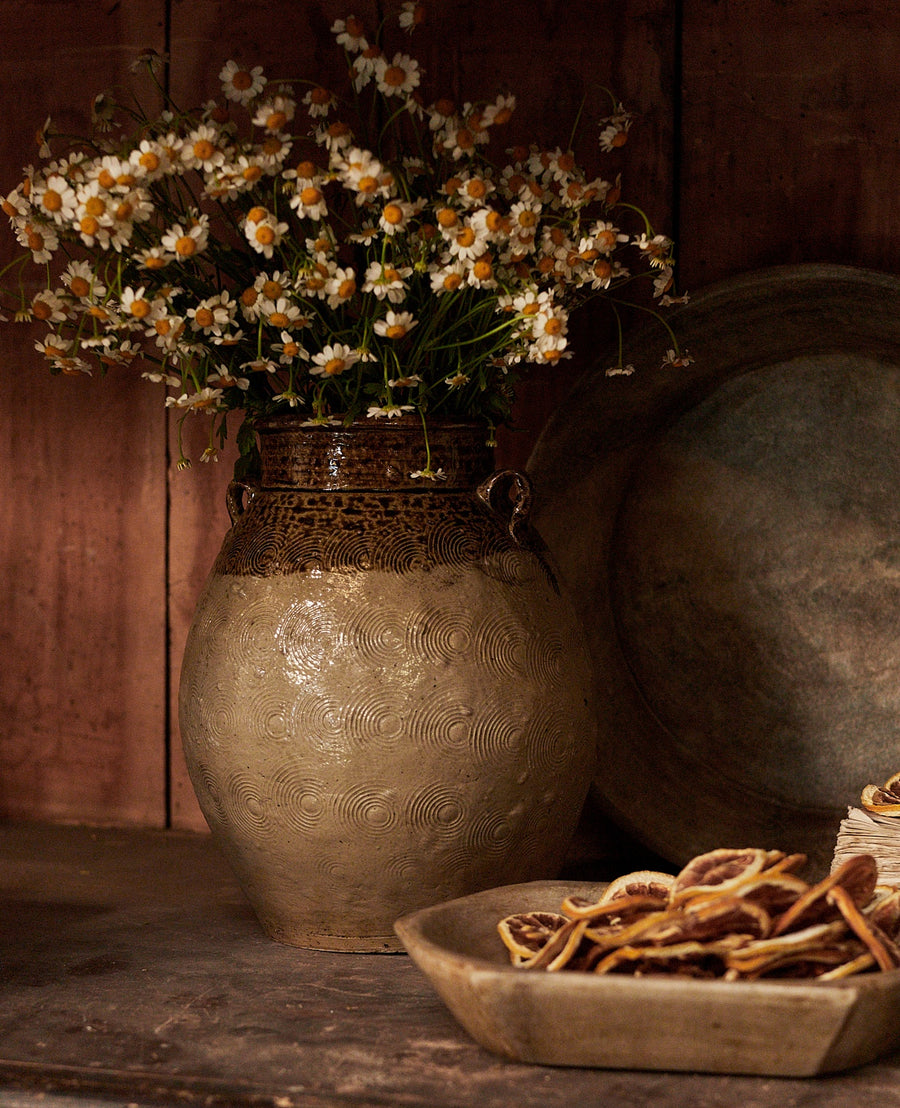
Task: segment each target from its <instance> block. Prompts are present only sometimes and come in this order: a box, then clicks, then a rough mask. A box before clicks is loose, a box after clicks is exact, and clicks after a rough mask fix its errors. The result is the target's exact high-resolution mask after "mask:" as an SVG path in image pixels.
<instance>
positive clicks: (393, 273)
mask: <svg viewBox="0 0 900 1108" xmlns="http://www.w3.org/2000/svg"><path fill="white" fill-rule="evenodd" d="M384 279H385V281H399V280H400V274H399V273H398V272H397V270H396V269H394V268H393V266H389V265H386V266H385V267H384Z"/></svg>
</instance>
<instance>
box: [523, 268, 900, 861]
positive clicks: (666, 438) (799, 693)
mask: <svg viewBox="0 0 900 1108" xmlns="http://www.w3.org/2000/svg"><path fill="white" fill-rule="evenodd" d="M667 318H668V320H669V322H671V324H672V326H673V328H674V330H675V332H676V333H677V335H678V337H679V342H680V345H681V347H682V348H687V349H688V350H689V351H690V353H691V355H692V356H693V357H694V358H695V362H694V364H693V365H691V366H689V367H687V368H681V369H676V368H667V369H660V368H659V364H660V360H661V358H660V355H661V354H662V352H663V348H664V347H665V346H666V345H667V342H666V336H665V333H664V332H662V331H661V330H660V329H659V328H654V329H652V330H651V331H649V332H648V333H646V334H643V335H642V336H638V337H637V338H636V339H635V340H634V342H633V343H632V345H631V346H630V348H627V349H626V351H625V361H626V362H632V363H633V364H634V365H635V367H636V372H635V373H634V375H633V376H630V377H607V376H606V375H605V373H604V368H605V366H606V365H608V364H609V363H608V361H603V362H598V364H597V369H596V370H595V371H588V372H587V373H586V374H585V375H584V377H583V378H582V379H581V380H580V381H579V382H578V383H577V384H576V386H575V388H574V391H573V392H572V393H571V395H570V396H569V397H568V399H567V400H566V401H565V402H564V403H563V404H562V405H561V406H560V408H559V410H558V411H557V412H556V414H555V415H554V416H553V417H552V418H551V420H550V422H549V424H548V425H547V427H546V428H545V430H544V432H543V434H542V436H541V438H540V439H539V441H538V443H537V445H536V447H535V450H534V452H533V455H532V458H531V460H530V463H529V467H528V468H529V471H530V473H531V474H532V477H533V480H534V483H535V489H536V496H537V500H536V505H535V512H534V520H535V523H536V526H537V528H538V530H539V531H540V533H541V535H542V537H543V538H544V540H545V542H546V543H547V545H548V546H549V548H550V550H551V552H552V554H553V555H554V558H555V560H556V563H557V565H558V567H559V570H560V575H561V578H562V580H563V582H564V584H565V585H566V586H567V587H568V590H569V592H570V593H571V595H572V596H573V597H575V598H576V600H577V603H578V604H579V605H580V608H581V612H582V615H583V617H584V621H585V624H586V628H587V633H588V639H589V647H590V651H591V655H592V665H593V670H594V675H595V678H596V681H597V685H598V702H599V706H600V707H599V733H600V759H599V766H600V770H599V773H598V774H597V776H596V778H595V781H594V787H593V793H592V796H593V799H594V800H595V801H597V802H598V803H597V807H599V809H600V811H601V812H602V813H603V817H604V818H609V819H610V820H611V821H612V823H613V824H614V825H615V826H616V827H618V828H622V829H624V830H626V831H628V832H629V833H630V834H631V835H633V836H634V837H635V838H637V839H638V840H639V841H640V842H642V843H643V844H644V845H645V846H647V847H649V848H650V849H651V850H653V851H655V852H656V853H657V854H659V855H661V856H662V857H663V858H666V859H668V860H669V861H671V862H673V863H675V864H676V865H679V866H680V865H682V864H684V863H685V862H686V861H688V860H689V859H690V858H691V857H693V856H695V855H696V854H699V853H702V852H704V851H706V850H710V849H713V848H715V847H721V846H729V847H730V846H734V847H743V846H755V847H756V846H758V847H766V848H772V849H782V850H788V851H803V852H805V853H806V854H808V855H809V857H810V861H811V865H812V867H813V868H814V869H815V871H816V873H817V875H819V876H822V875H824V873H826V872H827V871H828V867H829V863H830V860H831V855H832V851H833V849H834V843H835V838H836V835H837V831H838V827H839V824H840V820H841V817H842V816H843V815H844V814H846V809H847V806H848V805H849V804H853V803H856V802H857V801H858V799H859V794H860V791H861V789H862V788H863V787H864V786H865V785H866V784H868V783H869V782H871V781H882V780H886V779H887V778H888V777H889V776H890V775H891V774H893V773H895V772H897V770H898V769H900V762H898V749H897V744H896V740H895V736H896V734H897V731H898V723H900V630H898V629H900V449H898V446H900V280H898V279H897V278H896V277H890V276H886V275H884V274H880V273H873V272H870V271H865V270H859V269H852V268H848V267H842V266H823V265H806V266H791V267H778V268H774V269H769V270H762V271H758V272H754V273H749V274H746V275H743V276H741V277H738V278H735V279H732V280H728V281H725V282H723V283H721V284H718V285H715V286H712V287H710V288H709V289H707V290H704V291H701V292H699V293H698V294H697V295H696V296H695V297H694V298H693V300H692V302H691V303H690V304H689V305H687V306H686V307H684V308H681V309H678V310H677V311H676V312H675V313H674V314H672V315H670V316H669V317H667ZM576 521H577V522H576ZM573 524H576V525H573Z"/></svg>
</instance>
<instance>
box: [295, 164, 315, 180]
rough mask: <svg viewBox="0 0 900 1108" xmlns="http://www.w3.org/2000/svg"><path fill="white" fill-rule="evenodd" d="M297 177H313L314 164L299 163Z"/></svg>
mask: <svg viewBox="0 0 900 1108" xmlns="http://www.w3.org/2000/svg"><path fill="white" fill-rule="evenodd" d="M296 172H297V176H298V177H315V175H316V173H317V169H316V165H315V162H309V161H306V162H300V163H298V165H297V171H296Z"/></svg>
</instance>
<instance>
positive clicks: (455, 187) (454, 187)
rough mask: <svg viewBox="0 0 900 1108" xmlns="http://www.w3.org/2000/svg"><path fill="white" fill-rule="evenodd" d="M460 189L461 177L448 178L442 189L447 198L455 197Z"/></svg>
mask: <svg viewBox="0 0 900 1108" xmlns="http://www.w3.org/2000/svg"><path fill="white" fill-rule="evenodd" d="M461 188H462V178H461V177H450V178H448V180H447V182H446V183H445V185H444V189H445V190H446V193H447V195H448V196H456V194H457V193H458V192H459V190H460V189H461Z"/></svg>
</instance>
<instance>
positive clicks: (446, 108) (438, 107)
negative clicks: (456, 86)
mask: <svg viewBox="0 0 900 1108" xmlns="http://www.w3.org/2000/svg"><path fill="white" fill-rule="evenodd" d="M455 107H456V105H455V104H454V103H453V101H452V100H448V99H447V98H446V97H442V98H441V99H440V100H437V101H435V105H434V110H435V111H436V112H437V113H438V115H443V116H447V115H453V110H454V108H455Z"/></svg>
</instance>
